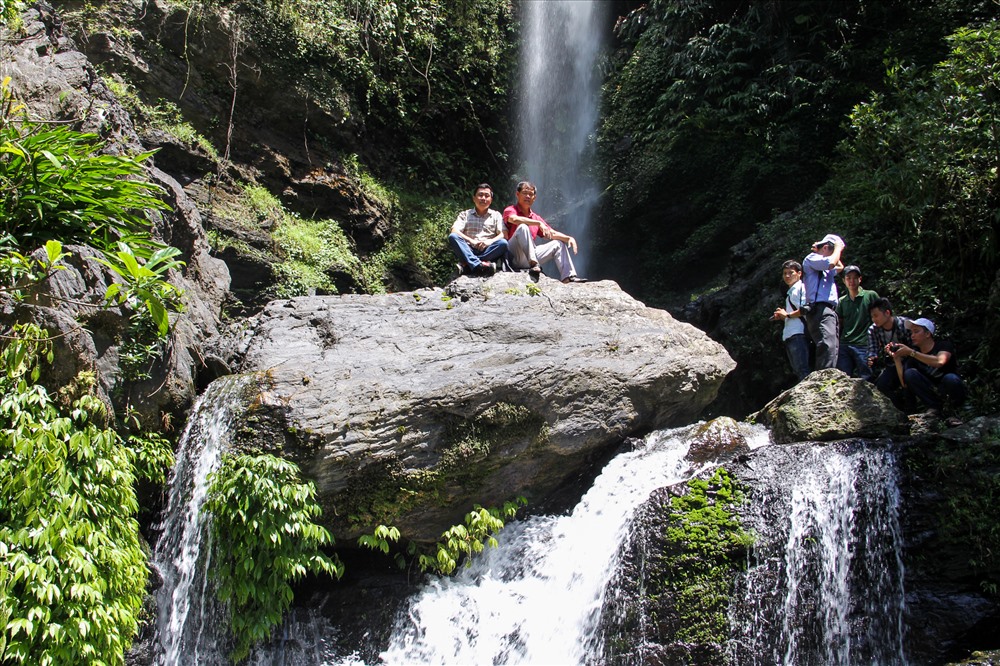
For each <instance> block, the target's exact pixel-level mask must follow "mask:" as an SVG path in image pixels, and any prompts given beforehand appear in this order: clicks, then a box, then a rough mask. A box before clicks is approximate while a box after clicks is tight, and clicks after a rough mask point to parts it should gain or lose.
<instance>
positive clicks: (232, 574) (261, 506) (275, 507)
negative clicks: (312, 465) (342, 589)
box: [205, 454, 343, 661]
mask: <svg viewBox="0 0 1000 666" xmlns="http://www.w3.org/2000/svg"><path fill="white" fill-rule="evenodd" d="M209 483H210V485H209V494H208V498H207V500H206V502H205V509H206V510H207V511H209V512H210V513H211V514H212V534H213V540H212V543H213V547H214V549H215V552H214V554H213V556H212V560H211V561H212V569H211V575H212V577H213V579H214V580H215V581H216V584H217V586H218V590H217V591H218V596H219V599H221V600H222V601H223V602H225V603H228V605H229V609H230V627H231V630H232V633H233V636H234V638H235V640H236V647H235V649H234V650H233V652H232V654H231V657H232V659H233V661H239V660H240V659H243V658H244V657H245V656H246V655H247V654H248V653H249V651H250V648H251V647H252V646H253V645H254V644H256V643H259V642H261V641H264V640H267V638H268V637H270V635H271V631H272V629H273V628H274V627H275V626H276V625H277V624H279V623H280V622H281V619H282V616H283V615H284V613H285V611H286V610H287V609H288V607H289V606H290V605H291V603H292V596H293V593H292V587H291V583H292V582H293V581H296V580H298V579H300V578H302V577H303V576H305V575H306V573H307V572H312V573H315V574H328V575H333V576H336V577H337V578H340V576H341V575H343V565H342V564H341V563H340V562H339V561H338V560H337V559H336V558H335V557H334V558H330V557H328V556H327V555H325V554H324V553H323V552H322V551H321V550H320V549H321V548H322V547H324V546H329V545H332V544H333V537H332V536H330V533H329V532H328V531H327V530H326V529H324V528H323V527H320V526H319V525H316V524H315V523H314V522H313V518H315V517H317V516H319V515H320V513H321V510H320V508H319V506H318V505H316V503H315V494H316V490H315V488H314V487H313V485H312V484H311V483H303V482H302V481H301V480H300V479H299V470H298V467H297V466H296V465H295V464H294V463H291V462H289V461H286V460H282V459H280V458H276V457H274V456H270V455H260V456H251V455H233V454H228V455H225V456H224V457H223V459H222V463H221V465H220V467H219V469H218V470H217V471H216V472H214V473H213V474H212V475H211V477H210V479H209Z"/></svg>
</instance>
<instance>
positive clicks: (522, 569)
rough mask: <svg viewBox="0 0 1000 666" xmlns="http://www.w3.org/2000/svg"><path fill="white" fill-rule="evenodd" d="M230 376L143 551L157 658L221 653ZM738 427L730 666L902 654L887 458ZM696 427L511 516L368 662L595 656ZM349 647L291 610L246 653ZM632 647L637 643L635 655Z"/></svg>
mask: <svg viewBox="0 0 1000 666" xmlns="http://www.w3.org/2000/svg"><path fill="white" fill-rule="evenodd" d="M242 386H243V384H242V380H240V379H238V378H225V379H223V380H219V381H216V382H214V383H213V384H212V386H210V387H209V390H208V391H207V392H206V393H205V395H204V396H203V397H202V399H201V400H200V401H199V403H198V405H197V406H196V409H195V411H194V413H193V415H192V418H191V420H190V423H189V425H188V427H187V429H186V431H185V433H184V436H183V438H182V442H181V446H180V449H179V452H178V458H177V466H176V471H175V476H174V478H173V480H172V484H171V489H170V498H169V502H168V508H167V510H166V513H165V516H164V520H163V526H162V527H163V533H162V536H161V538H160V539H159V542H158V544H157V548H156V551H155V553H154V560H155V563H156V565H157V567H158V568H159V570H160V572H161V574H162V576H163V579H164V585H163V587H162V588H161V590H160V591H159V593H158V605H159V609H160V612H159V617H158V624H157V626H158V641H157V645H158V654H157V663H158V664H163V665H166V666H174V665H181V664H184V665H186V664H195V663H197V664H220V665H221V664H225V663H227V661H226V656H225V626H224V625H225V622H224V621H222V618H224V617H225V614H224V612H223V609H220V608H218V604H217V602H215V601H214V600H213V598H212V594H211V589H210V585H209V583H208V579H207V576H206V574H205V571H206V569H207V567H208V566H209V564H210V563H209V561H208V557H209V551H210V544H208V543H207V542H206V540H207V534H208V530H207V522H206V518H205V517H204V516H203V515H202V511H201V505H202V503H203V501H204V498H205V493H206V490H207V482H206V479H207V476H208V474H209V473H210V472H211V471H212V470H213V469H214V468H215V467H216V466H217V464H218V461H219V457H220V455H221V452H222V451H223V450H224V448H225V446H226V444H227V439H228V435H227V430H228V427H229V424H230V421H231V418H232V412H233V409H234V406H235V405H236V404H237V399H238V396H239V394H240V392H241V388H242ZM741 427H743V428H745V429H746V430H747V437H748V441H749V442H750V443H751V448H753V449H755V450H754V451H753V453H752V454H751V455H750V456H747V457H746V460H745V461H744V462H743V463H742V464H743V465H745V466H746V468H747V469H748V470H749V472H746V473H745V474H746V475H749V477H751V478H750V482H751V483H752V489H751V490H750V491H749V492H748V495H749V496H750V498H751V501H750V502H749V503H748V505H747V506H746V507H745V509H744V511H743V514H744V520H745V521H746V527H747V528H748V529H750V530H752V531H754V533H755V534H757V536H758V539H757V542H756V544H755V546H754V548H753V550H752V555H751V558H750V562H749V567H748V571H747V572H746V574H745V575H743V576H740V577H739V578H738V579H737V583H736V590H735V595H734V598H733V602H732V604H731V606H730V625H731V627H732V637H733V638H732V640H731V641H730V643H729V645H728V651H729V658H730V660H731V663H736V664H754V665H758V664H759V665H761V666H763V665H765V664H787V665H789V666H793V665H794V666H803V665H812V664H816V665H819V664H824V665H825V664H840V665H845V666H846V665H848V664H857V663H866V664H868V663H871V664H894V665H895V664H906V663H907V659H906V656H905V650H904V629H903V611H904V601H903V599H904V597H903V586H902V580H903V567H902V562H901V559H900V552H901V537H900V533H899V521H898V511H899V495H898V488H897V478H896V476H897V472H896V467H895V460H894V456H893V454H892V453H891V451H890V450H888V449H886V448H885V447H882V446H875V445H868V444H866V443H864V442H854V443H851V442H848V443H841V444H835V445H829V446H817V445H806V444H802V445H793V446H763V445H764V444H766V443H767V439H768V435H767V433H766V431H764V430H763V429H762V428H759V427H755V428H752V429H751V428H750V427H749V426H741ZM695 430H696V426H689V427H686V428H678V429H673V430H663V431H658V432H655V433H652V434H651V435H649V436H648V437H646V439H645V440H644V441H643V442H641V443H640V444H638V445H636V446H634V447H633V448H632V450H629V451H626V452H623V453H620V454H619V455H617V456H616V457H615V458H613V459H612V460H611V461H610V462H608V463H607V464H606V465H605V467H604V469H603V470H602V471H601V472H600V474H599V475H598V476H597V478H596V479H595V480H594V482H593V485H592V486H591V487H590V489H589V490H587V491H586V493H585V494H584V495H583V496H582V497H581V499H580V500H579V503H578V504H577V505H576V506H575V508H574V509H573V510H572V511H570V512H569V513H567V514H563V515H536V516H532V517H530V518H527V519H525V520H520V521H515V522H512V523H511V524H509V525H508V526H507V527H506V528H504V530H503V531H502V532H501V533H500V535H499V540H500V547H499V548H495V549H487V550H486V551H484V553H483V554H481V555H480V556H479V557H477V558H475V559H474V560H473V563H472V566H470V567H467V568H464V569H461V570H460V571H459V573H457V575H455V576H454V577H451V578H440V577H433V576H431V577H428V580H427V582H426V583H424V584H423V585H422V586H419V587H418V588H416V591H415V592H414V593H413V594H412V595H411V596H410V598H409V600H408V601H406V602H405V603H404V604H403V610H402V611H401V612H400V613H399V614H398V615H397V618H396V620H395V622H394V626H393V628H392V631H391V637H390V639H389V640H388V641H387V642H386V643H383V644H381V645H377V646H375V651H374V652H373V651H372V650H368V654H378V655H379V657H378V660H379V662H380V663H388V664H454V663H464V664H474V663H476V664H481V663H495V664H501V663H502V664H549V663H560V664H586V663H601V662H602V656H601V655H602V654H603V652H602V650H603V646H602V645H601V644H600V639H599V638H598V637H599V636H600V632H599V631H598V630H597V628H598V623H599V621H600V619H601V613H602V609H604V601H605V597H606V595H607V594H608V593H609V590H608V589H607V588H608V581H609V580H613V579H614V577H615V575H614V574H615V571H616V567H617V566H618V563H619V558H620V552H621V546H622V544H624V543H625V542H626V541H627V540H628V538H629V536H630V530H631V529H632V525H633V516H634V514H635V512H636V509H637V508H638V507H639V506H640V505H641V504H642V503H643V502H644V501H645V500H646V499H647V498H648V497H649V495H650V493H651V492H652V491H653V490H655V489H657V488H661V487H665V486H669V485H673V484H676V483H680V482H683V481H685V480H687V479H690V478H692V477H693V476H694V475H696V474H698V473H699V471H702V470H701V468H699V467H698V466H695V465H693V464H692V463H691V462H689V461H687V460H685V455H686V453H687V450H688V446H689V443H690V437H691V435H692V433H693V432H694V431H695ZM348 575H350V572H348ZM373 633H375V632H373ZM383 633H384V632H383ZM369 647H370V646H369ZM356 649H357V646H345V645H341V644H339V642H338V632H337V628H336V627H335V626H332V625H331V623H330V622H329V621H328V620H326V619H325V618H324V617H323V616H322V613H320V612H319V611H318V610H312V611H310V610H305V611H304V612H303V610H302V609H299V612H297V613H295V614H294V615H293V616H292V617H290V618H289V620H288V622H286V623H285V626H283V627H280V628H278V629H277V630H276V632H275V639H274V640H272V642H271V643H270V644H269V645H266V646H261V647H260V648H258V649H257V650H255V652H254V653H253V655H252V656H251V659H250V662H249V663H251V664H254V665H255V666H319V665H329V664H356V663H362V660H361V659H360V658H358V657H357V656H356V653H354V652H353V650H356ZM642 653H643V650H642V648H641V646H636V652H635V654H636V661H635V663H640V661H641V654H642ZM625 663H631V662H625Z"/></svg>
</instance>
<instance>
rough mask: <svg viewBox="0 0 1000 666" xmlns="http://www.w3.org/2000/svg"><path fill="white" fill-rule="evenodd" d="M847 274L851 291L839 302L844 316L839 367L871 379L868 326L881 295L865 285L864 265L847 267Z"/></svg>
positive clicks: (841, 322) (841, 329) (845, 277)
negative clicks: (872, 307)
mask: <svg viewBox="0 0 1000 666" xmlns="http://www.w3.org/2000/svg"><path fill="white" fill-rule="evenodd" d="M843 277H844V284H845V285H846V286H847V293H846V294H844V295H843V296H841V297H840V300H839V301H838V302H837V316H839V317H840V351H839V353H838V355H837V369H838V370H840V371H842V372H844V373H846V374H848V375H850V376H853V377H859V378H861V379H871V377H872V371H871V367H869V365H868V326H869V325H870V324H871V312H870V308H871V305H872V303H874V302H875V300H876V299H878V297H879V296H878V294H877V293H875V292H874V291H869V290H867V289H864V288H863V287H862V286H861V269H860V268H858V267H857V266H853V265H851V266H848V267H847V268H845V269H844V272H843Z"/></svg>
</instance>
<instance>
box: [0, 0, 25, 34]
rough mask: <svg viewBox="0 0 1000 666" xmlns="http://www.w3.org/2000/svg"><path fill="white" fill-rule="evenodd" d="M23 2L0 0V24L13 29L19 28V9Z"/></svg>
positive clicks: (21, 7)
mask: <svg viewBox="0 0 1000 666" xmlns="http://www.w3.org/2000/svg"><path fill="white" fill-rule="evenodd" d="M23 8H24V3H23V2H21V1H20V0H0V26H3V27H5V28H6V29H8V30H11V31H14V30H19V29H20V28H21V10H22V9H23Z"/></svg>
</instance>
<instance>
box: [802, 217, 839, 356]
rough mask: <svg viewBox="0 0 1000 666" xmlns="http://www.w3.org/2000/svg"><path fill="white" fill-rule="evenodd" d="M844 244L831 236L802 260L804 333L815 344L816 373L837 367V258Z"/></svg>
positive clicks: (814, 247) (825, 238) (825, 237)
mask: <svg viewBox="0 0 1000 666" xmlns="http://www.w3.org/2000/svg"><path fill="white" fill-rule="evenodd" d="M844 247H845V246H844V241H843V240H842V239H841V238H840V236H837V235H835V234H827V235H826V236H824V237H823V240H821V241H817V242H815V243H813V246H812V252H810V253H809V254H808V255H806V258H805V259H803V260H802V269H803V276H802V281H803V282H804V283H805V287H806V302H807V303H808V304H809V307H808V308H806V309H807V310H808V312H807V314H806V317H805V319H806V329H807V330H808V331H809V336H810V337H811V338H812V339H813V342H814V343H815V344H816V365H815V369H816V370H822V369H823V368H835V367H837V355H838V354H839V352H840V318H839V317H838V316H837V310H836V308H837V300H838V294H837V274H838V273H839V272H840V271H842V270H844V264H843V263H842V262H841V260H840V255H841V254H842V253H843V251H844Z"/></svg>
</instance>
